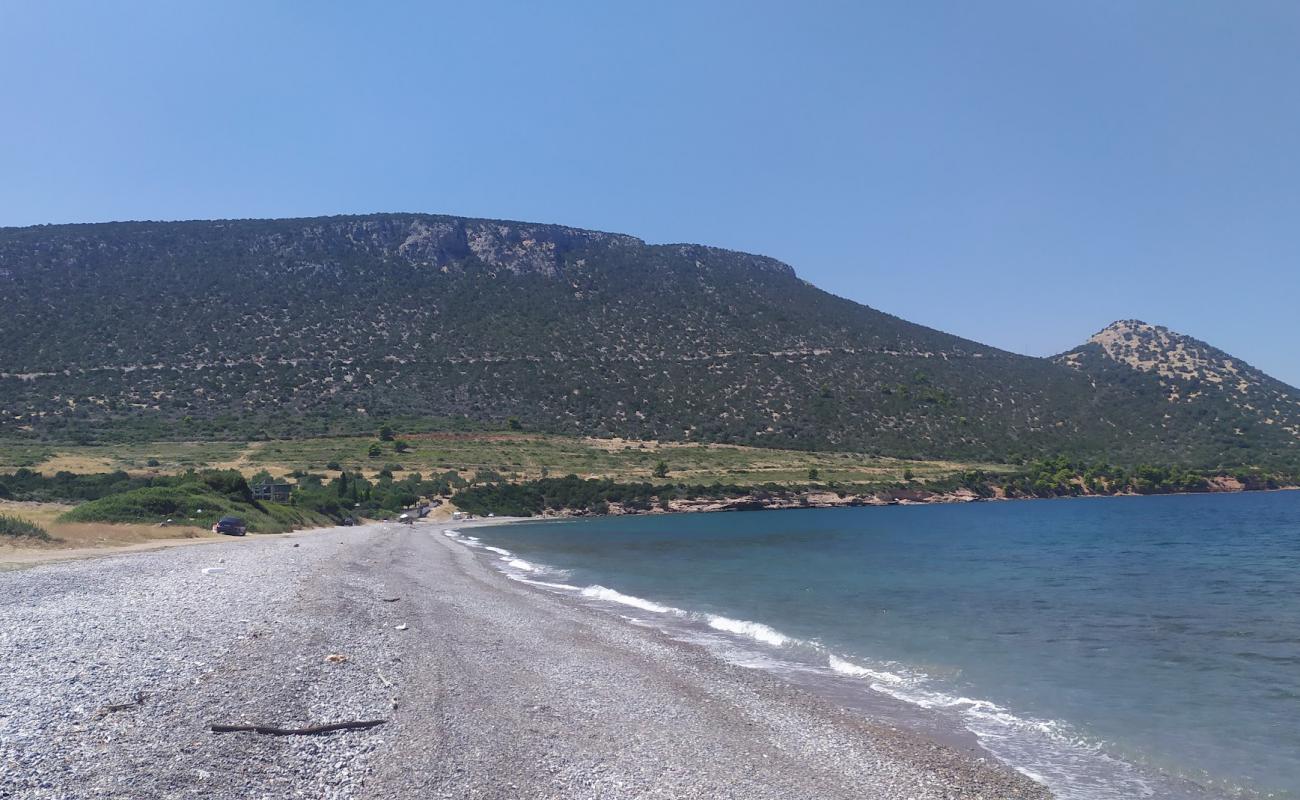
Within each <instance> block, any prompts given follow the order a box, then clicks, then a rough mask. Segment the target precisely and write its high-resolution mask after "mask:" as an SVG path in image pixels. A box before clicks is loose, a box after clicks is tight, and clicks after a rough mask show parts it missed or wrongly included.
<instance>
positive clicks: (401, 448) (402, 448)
mask: <svg viewBox="0 0 1300 800" xmlns="http://www.w3.org/2000/svg"><path fill="white" fill-rule="evenodd" d="M410 449H411V446H410V445H409V444H407V443H406V442H401V441H399V442H394V443H393V450H395V451H397V452H398V453H405V452H406V451H407V450H410Z"/></svg>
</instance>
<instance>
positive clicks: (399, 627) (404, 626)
mask: <svg viewBox="0 0 1300 800" xmlns="http://www.w3.org/2000/svg"><path fill="white" fill-rule="evenodd" d="M393 630H395V631H404V630H406V623H405V622H403V623H402V624H401V625H394V626H393Z"/></svg>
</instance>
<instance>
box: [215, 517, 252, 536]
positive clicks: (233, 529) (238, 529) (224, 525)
mask: <svg viewBox="0 0 1300 800" xmlns="http://www.w3.org/2000/svg"><path fill="white" fill-rule="evenodd" d="M212 532H213V533H224V534H226V535H227V536H243V535H244V534H246V533H248V526H247V525H245V524H244V521H243V520H242V519H240V518H239V517H222V518H221V519H219V520H217V524H216V525H213V526H212Z"/></svg>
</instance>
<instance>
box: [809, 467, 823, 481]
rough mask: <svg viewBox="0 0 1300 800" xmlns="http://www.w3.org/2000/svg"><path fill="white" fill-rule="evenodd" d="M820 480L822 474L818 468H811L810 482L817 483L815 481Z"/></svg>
mask: <svg viewBox="0 0 1300 800" xmlns="http://www.w3.org/2000/svg"><path fill="white" fill-rule="evenodd" d="M819 478H821V473H820V472H818V471H817V468H816V467H809V468H808V480H810V481H815V480H818V479H819Z"/></svg>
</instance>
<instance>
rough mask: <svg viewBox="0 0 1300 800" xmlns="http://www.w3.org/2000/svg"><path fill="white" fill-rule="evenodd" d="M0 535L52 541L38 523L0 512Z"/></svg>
mask: <svg viewBox="0 0 1300 800" xmlns="http://www.w3.org/2000/svg"><path fill="white" fill-rule="evenodd" d="M0 536H12V537H14V538H24V539H37V540H39V541H42V542H49V541H53V538H52V537H51V536H50V534H49V533H48V532H47V531H46V530H45V529H44V528H42V527H41V526H40V525H37V524H36V523H34V522H28V521H27V520H25V519H18V518H17V517H9V516H5V515H4V514H0Z"/></svg>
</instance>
